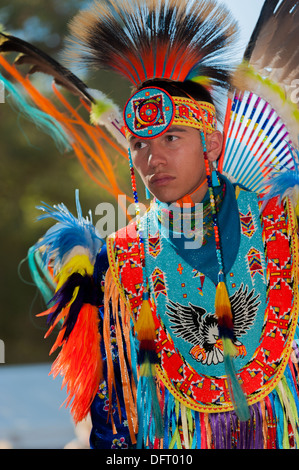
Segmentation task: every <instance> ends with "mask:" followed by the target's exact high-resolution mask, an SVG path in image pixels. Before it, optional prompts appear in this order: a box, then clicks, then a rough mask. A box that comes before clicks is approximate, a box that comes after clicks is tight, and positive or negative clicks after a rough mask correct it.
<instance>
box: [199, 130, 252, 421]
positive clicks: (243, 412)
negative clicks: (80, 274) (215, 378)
mask: <svg viewBox="0 0 299 470" xmlns="http://www.w3.org/2000/svg"><path fill="white" fill-rule="evenodd" d="M203 122H204V121H203ZM200 134H201V141H202V147H203V155H204V162H205V169H206V174H207V182H208V189H209V197H210V204H211V213H212V220H213V229H214V235H215V242H216V256H217V261H218V266H219V274H218V284H217V287H216V297H215V313H216V317H217V320H218V328H219V336H220V338H221V339H222V343H223V355H224V365H225V371H226V375H227V378H228V383H229V389H230V394H231V399H232V402H233V404H234V408H235V411H236V414H237V416H238V418H239V419H240V421H247V420H248V419H249V418H250V414H249V409H248V405H247V401H246V397H245V395H244V393H243V390H242V388H241V386H240V383H239V381H238V378H237V375H236V372H235V368H234V365H233V357H234V356H235V355H236V348H235V346H234V344H233V338H234V325H233V315H232V310H231V305H230V300H229V296H228V292H227V288H226V284H225V276H224V266H223V258H222V251H221V245H220V234H219V227H218V218H217V211H216V204H215V197H214V190H213V183H212V174H211V170H210V165H209V160H208V155H207V146H206V138H205V133H204V131H200Z"/></svg>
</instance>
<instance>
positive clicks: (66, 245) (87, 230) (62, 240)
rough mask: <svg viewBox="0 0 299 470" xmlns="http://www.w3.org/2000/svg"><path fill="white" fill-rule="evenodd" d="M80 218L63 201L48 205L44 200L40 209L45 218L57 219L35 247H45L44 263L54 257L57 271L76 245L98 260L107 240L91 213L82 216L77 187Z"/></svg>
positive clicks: (91, 259)
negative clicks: (100, 233) (96, 225)
mask: <svg viewBox="0 0 299 470" xmlns="http://www.w3.org/2000/svg"><path fill="white" fill-rule="evenodd" d="M76 207H77V218H76V217H74V215H73V214H72V213H71V212H70V211H69V210H68V209H67V207H66V206H65V205H64V204H58V205H57V206H53V207H51V206H49V205H48V204H45V203H43V205H42V206H38V207H37V209H39V210H42V211H43V215H41V216H39V217H38V220H42V219H50V218H51V219H54V220H56V221H57V223H56V224H55V225H54V226H53V227H51V228H50V229H49V230H48V231H47V232H46V234H45V235H44V237H43V238H42V239H41V240H40V241H39V242H37V243H36V245H35V249H39V248H41V247H46V250H45V252H44V253H43V258H42V259H43V263H44V264H45V265H47V264H48V263H49V262H50V260H53V259H54V271H55V270H56V269H57V268H59V267H60V266H61V265H62V263H63V258H64V257H65V255H67V254H68V253H69V252H70V251H71V250H72V249H73V248H74V247H76V246H80V247H83V248H85V249H86V250H87V251H88V255H89V258H90V261H91V262H92V263H94V262H95V259H96V256H97V254H98V252H99V250H100V249H101V247H102V246H103V244H104V240H103V239H102V238H101V237H100V236H99V234H98V232H97V231H96V229H95V227H94V225H93V224H92V221H91V216H90V217H86V218H84V217H83V216H82V211H81V205H80V201H79V191H78V190H76Z"/></svg>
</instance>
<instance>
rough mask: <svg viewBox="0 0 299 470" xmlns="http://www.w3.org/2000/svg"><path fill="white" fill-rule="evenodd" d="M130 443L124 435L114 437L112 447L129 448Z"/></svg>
mask: <svg viewBox="0 0 299 470" xmlns="http://www.w3.org/2000/svg"><path fill="white" fill-rule="evenodd" d="M127 448H128V444H127V443H126V440H125V438H124V437H121V438H120V439H113V441H112V446H111V449H127Z"/></svg>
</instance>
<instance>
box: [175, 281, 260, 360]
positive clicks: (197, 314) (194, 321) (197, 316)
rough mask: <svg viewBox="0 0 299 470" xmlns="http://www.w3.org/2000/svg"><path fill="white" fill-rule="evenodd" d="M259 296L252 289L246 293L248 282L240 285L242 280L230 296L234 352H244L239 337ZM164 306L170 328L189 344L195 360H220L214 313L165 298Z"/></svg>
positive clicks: (250, 320)
mask: <svg viewBox="0 0 299 470" xmlns="http://www.w3.org/2000/svg"><path fill="white" fill-rule="evenodd" d="M259 297H260V294H258V295H256V296H255V291H254V289H252V290H251V291H250V292H249V293H248V286H246V287H245V288H244V284H241V286H240V288H239V290H238V291H237V292H235V293H234V294H233V295H232V296H231V297H230V302H231V308H232V314H233V323H234V339H233V343H234V345H235V346H236V348H237V351H238V353H237V356H246V354H247V351H246V348H245V346H244V345H243V344H242V343H241V342H240V341H239V338H240V337H241V336H243V335H244V334H246V333H247V331H248V330H249V329H250V328H251V326H252V325H253V323H254V320H255V317H256V314H257V311H258V307H259V305H260V303H261V302H260V301H259V300H258V299H259ZM166 307H167V311H166V313H167V315H168V316H169V318H170V322H171V324H172V325H171V329H172V331H173V332H174V333H175V335H176V336H177V337H180V338H182V339H184V340H185V341H187V342H188V343H191V344H192V345H193V347H192V348H191V349H190V351H189V354H191V356H192V357H193V358H194V359H195V360H196V361H198V362H201V363H202V364H207V365H210V364H218V363H219V362H223V345H222V340H221V339H220V338H219V331H218V323H217V318H216V315H215V314H211V313H207V311H206V310H205V309H204V308H202V307H199V306H197V305H192V304H191V303H189V305H187V306H185V305H181V304H180V303H178V302H176V303H175V302H172V301H169V302H168V304H167V305H166Z"/></svg>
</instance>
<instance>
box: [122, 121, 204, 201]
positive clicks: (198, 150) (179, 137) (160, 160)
mask: <svg viewBox="0 0 299 470" xmlns="http://www.w3.org/2000/svg"><path fill="white" fill-rule="evenodd" d="M130 149H131V154H132V160H133V164H134V166H135V168H136V169H137V171H138V173H139V174H140V176H141V178H142V180H143V182H144V184H145V185H146V186H147V187H148V189H149V190H150V192H151V193H152V194H153V195H154V196H156V197H157V199H158V200H159V201H161V202H168V203H172V202H175V201H177V200H178V199H180V198H182V197H183V196H185V195H186V194H190V193H192V192H193V191H194V190H195V189H196V188H197V187H198V186H199V185H200V184H201V183H203V181H204V180H205V179H206V171H205V163H204V157H203V151H202V143H201V136H200V132H199V130H197V129H194V128H192V127H185V126H175V125H174V126H172V127H170V129H169V130H168V131H167V132H165V134H163V135H161V136H160V137H157V138H155V139H146V140H143V139H139V138H136V137H131V139H130ZM195 202H198V201H195Z"/></svg>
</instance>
